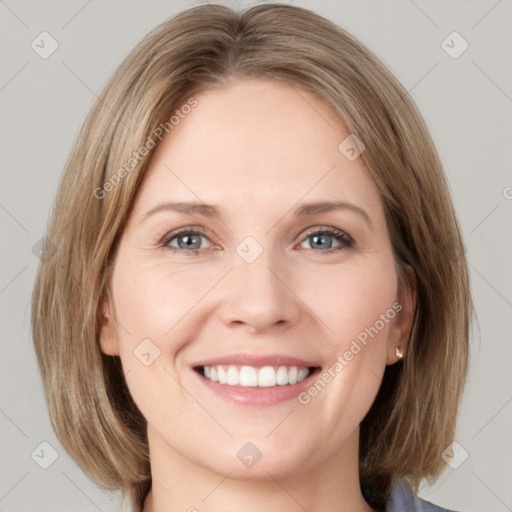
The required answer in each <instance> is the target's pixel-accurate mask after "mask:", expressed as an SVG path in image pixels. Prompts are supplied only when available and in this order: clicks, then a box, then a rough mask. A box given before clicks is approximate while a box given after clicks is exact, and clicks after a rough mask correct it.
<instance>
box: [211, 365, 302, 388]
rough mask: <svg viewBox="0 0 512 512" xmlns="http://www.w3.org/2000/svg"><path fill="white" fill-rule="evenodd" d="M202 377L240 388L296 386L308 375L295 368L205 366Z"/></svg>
mask: <svg viewBox="0 0 512 512" xmlns="http://www.w3.org/2000/svg"><path fill="white" fill-rule="evenodd" d="M203 375H204V377H206V378H207V379H209V380H211V381H213V382H218V383H220V384H227V385H228V386H242V387H249V386H252V387H261V388H268V387H275V386H285V385H286V384H296V383H297V382H301V381H303V380H304V379H305V378H306V377H307V376H308V375H309V369H308V368H304V367H297V366H263V367H261V368H255V367H253V366H241V367H240V366H236V365H215V366H205V367H204V369H203Z"/></svg>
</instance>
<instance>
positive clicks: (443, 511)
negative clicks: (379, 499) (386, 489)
mask: <svg viewBox="0 0 512 512" xmlns="http://www.w3.org/2000/svg"><path fill="white" fill-rule="evenodd" d="M386 512H455V511H453V510H448V509H447V508H443V507H438V506H437V505H434V504H432V503H430V502H429V501H425V500H422V499H421V498H418V497H417V496H413V494H412V492H411V489H410V488H409V486H408V485H407V484H406V483H405V482H403V481H400V482H398V483H397V484H395V485H394V486H393V489H392V490H391V496H390V498H389V501H388V504H387V507H386Z"/></svg>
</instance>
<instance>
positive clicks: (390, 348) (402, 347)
mask: <svg viewBox="0 0 512 512" xmlns="http://www.w3.org/2000/svg"><path fill="white" fill-rule="evenodd" d="M405 274H406V279H405V281H406V282H405V283H404V282H399V284H398V293H397V302H396V303H395V304H394V305H393V309H394V310H395V311H397V315H396V316H395V319H394V321H393V325H392V326H391V328H390V332H389V337H388V344H387V355H386V364H387V365H390V364H394V363H396V362H397V361H400V359H401V358H400V357H399V356H398V355H397V352H396V349H397V347H398V349H399V351H400V352H401V354H402V356H403V357H405V354H406V352H407V344H408V341H409V337H410V335H411V330H412V322H413V319H414V312H415V310H416V297H417V291H416V273H415V272H414V270H413V268H412V267H411V266H410V265H407V266H406V268H405Z"/></svg>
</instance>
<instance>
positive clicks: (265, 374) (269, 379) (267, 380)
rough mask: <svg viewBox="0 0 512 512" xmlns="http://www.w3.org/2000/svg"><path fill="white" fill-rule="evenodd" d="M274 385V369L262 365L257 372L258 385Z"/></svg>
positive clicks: (268, 386)
mask: <svg viewBox="0 0 512 512" xmlns="http://www.w3.org/2000/svg"><path fill="white" fill-rule="evenodd" d="M275 385H276V371H275V370H274V368H272V366H264V367H263V368H260V370H259V372H258V386H259V387H260V388H270V387H272V386H275Z"/></svg>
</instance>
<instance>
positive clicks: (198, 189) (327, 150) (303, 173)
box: [135, 78, 379, 213]
mask: <svg viewBox="0 0 512 512" xmlns="http://www.w3.org/2000/svg"><path fill="white" fill-rule="evenodd" d="M194 98H195V100H196V101H197V106H195V108H193V109H190V110H189V113H188V114H182V116H181V117H180V120H179V122H178V123H177V124H176V125H175V126H174V127H173V129H172V130H171V131H170V132H169V133H168V134H167V135H166V136H165V137H164V138H163V140H162V142H161V143H160V144H159V145H158V147H157V148H156V150H155V153H154V155H153V158H152V161H151V163H150V165H149V168H148V170H147V171H146V176H145V178H144V180H143V182H142V186H141V190H139V197H138V200H137V201H136V204H135V210H137V213H138V210H140V209H142V208H146V207H147V206H148V205H150V204H153V203H155V202H158V201H167V200H190V201H197V200H201V201H204V202H206V203H215V204H231V205H232V207H233V208H235V207H238V208H242V207H246V208H263V209H268V208H272V207H273V206H275V205H279V204H282V205H283V206H285V205H286V206H287V207H288V208H290V207H292V206H293V205H294V204H296V203H297V202H298V201H299V200H300V199H301V198H304V199H307V200H309V201H313V200H316V199H322V200H328V199H331V200H348V201H353V202H357V203H358V204H359V205H360V206H364V207H365V208H367V209H368V210H372V209H374V210H375V208H378V205H376V202H377V203H378V202H379V197H378V192H377V190H376V187H375V184H374V183H373V180H372V179H371V177H370V175H369V174H368V172H367V170H366V169H365V168H364V166H363V164H362V162H361V159H356V160H355V161H349V160H348V159H347V158H346V157H345V155H344V154H343V153H342V152H340V150H339V145H340V143H341V142H342V141H343V140H344V139H345V138H346V137H347V136H348V135H349V133H348V132H347V131H346V128H345V127H344V126H343V124H342V122H341V121H340V120H339V118H338V117H337V116H336V114H335V112H334V111H333V110H332V109H331V108H330V107H329V106H328V105H327V104H326V103H325V102H324V101H322V100H321V99H319V98H318V97H316V96H315V95H313V94H312V93H309V92H307V91H305V90H302V89H299V88H298V87H295V86H289V85H286V84H283V83H279V82H277V81H272V80H266V79H252V78H251V79H247V78H246V79H237V80H235V81H234V82H232V83H231V84H230V85H228V86H227V87H224V88H219V89H210V90H207V91H204V92H202V93H200V94H197V95H195V96H194ZM187 110H188V109H187Z"/></svg>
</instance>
